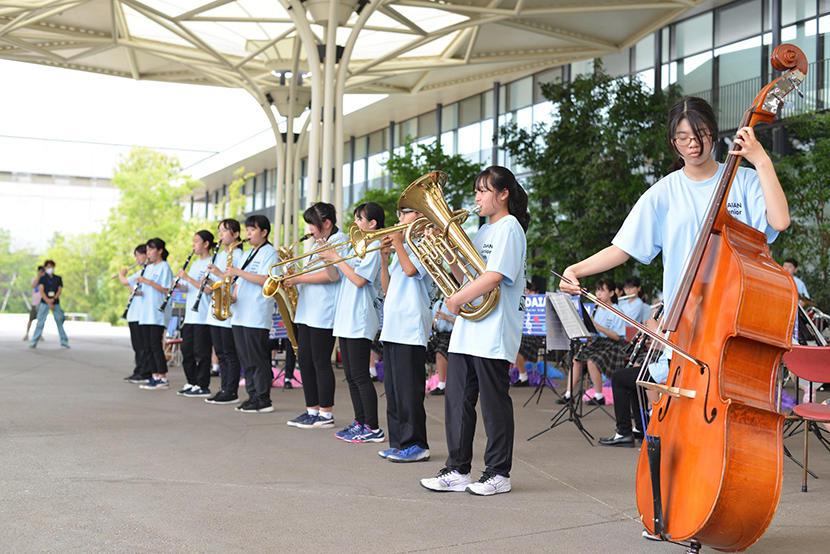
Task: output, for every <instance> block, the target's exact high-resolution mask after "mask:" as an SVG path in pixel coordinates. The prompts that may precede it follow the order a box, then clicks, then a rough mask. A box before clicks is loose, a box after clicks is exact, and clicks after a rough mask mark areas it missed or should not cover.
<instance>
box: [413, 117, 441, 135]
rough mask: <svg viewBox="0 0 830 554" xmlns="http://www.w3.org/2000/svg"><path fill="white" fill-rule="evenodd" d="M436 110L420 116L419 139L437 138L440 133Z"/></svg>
mask: <svg viewBox="0 0 830 554" xmlns="http://www.w3.org/2000/svg"><path fill="white" fill-rule="evenodd" d="M436 117H437V116H436V114H435V110H432V111H431V112H427V113H425V114H421V115H419V116H418V138H421V137H429V136H435V133H436V132H437V131H438V125H437V121H436Z"/></svg>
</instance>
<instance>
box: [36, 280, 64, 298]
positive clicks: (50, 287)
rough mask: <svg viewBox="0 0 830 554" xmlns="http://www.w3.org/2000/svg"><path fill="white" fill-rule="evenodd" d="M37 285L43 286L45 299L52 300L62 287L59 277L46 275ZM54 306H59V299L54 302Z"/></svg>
mask: <svg viewBox="0 0 830 554" xmlns="http://www.w3.org/2000/svg"><path fill="white" fill-rule="evenodd" d="M38 285H43V292H44V293H45V296H46V298H54V297H55V295H56V294H57V293H58V289H59V288H61V287H62V286H63V279H61V276H60V275H49V274H46V275H44V276H43V277H41V278H40V281H38ZM55 304H60V299H58V300H55Z"/></svg>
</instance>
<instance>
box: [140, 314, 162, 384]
mask: <svg viewBox="0 0 830 554" xmlns="http://www.w3.org/2000/svg"><path fill="white" fill-rule="evenodd" d="M138 332H139V335H140V336H141V347H142V350H144V361H145V364H146V365H145V366H144V368H145V369H144V370H145V371H146V372H147V374H148V375H149V374H152V373H164V374H166V373H167V359H166V358H165V357H164V345H163V344H162V342H161V339H162V337H163V336H164V325H139V326H138Z"/></svg>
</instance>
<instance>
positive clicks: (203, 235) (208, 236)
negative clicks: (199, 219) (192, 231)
mask: <svg viewBox="0 0 830 554" xmlns="http://www.w3.org/2000/svg"><path fill="white" fill-rule="evenodd" d="M196 234H197V235H199V238H200V239H202V240H203V241H205V242H206V243H208V250H213V249H214V248H215V247H216V241H215V240H214V237H213V233H211V232H210V231H208V230H207V229H202V230H201V231H196Z"/></svg>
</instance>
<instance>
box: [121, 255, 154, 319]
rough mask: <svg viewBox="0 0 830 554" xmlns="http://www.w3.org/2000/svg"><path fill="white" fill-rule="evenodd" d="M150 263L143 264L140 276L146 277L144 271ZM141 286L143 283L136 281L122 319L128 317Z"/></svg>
mask: <svg viewBox="0 0 830 554" xmlns="http://www.w3.org/2000/svg"><path fill="white" fill-rule="evenodd" d="M148 265H149V264H144V266H142V268H141V273H139V274H138V276H139V277H144V272H145V271H146V270H147V266H148ZM140 288H141V283H136V284H135V286H134V287H133V292H131V293H130V299H129V300H127V307H126V308H124V313H123V314H121V318H122V319H127V312H129V311H130V306H131V305H132V303H133V299H134V298H135V294H136V293H137V292H138V290H139V289H140Z"/></svg>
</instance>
